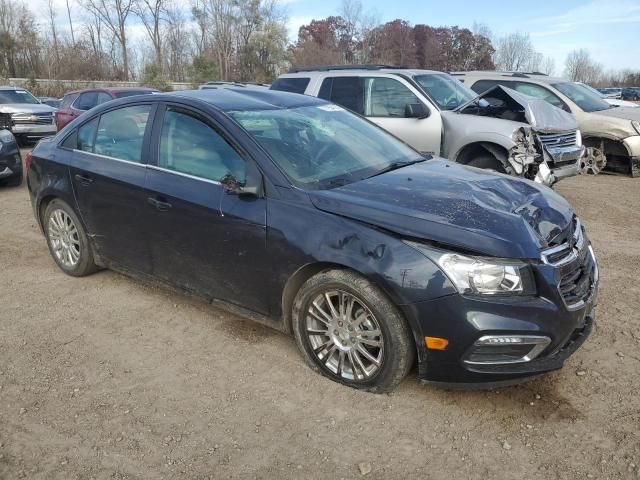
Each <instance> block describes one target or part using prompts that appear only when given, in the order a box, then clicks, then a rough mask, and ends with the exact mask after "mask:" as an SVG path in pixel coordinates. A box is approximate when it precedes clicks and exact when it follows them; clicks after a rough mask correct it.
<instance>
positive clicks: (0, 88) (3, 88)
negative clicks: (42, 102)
mask: <svg viewBox="0 0 640 480" xmlns="http://www.w3.org/2000/svg"><path fill="white" fill-rule="evenodd" d="M0 90H5V91H6V90H25V91H26V90H27V89H26V88H22V87H13V86H11V85H3V86H0Z"/></svg>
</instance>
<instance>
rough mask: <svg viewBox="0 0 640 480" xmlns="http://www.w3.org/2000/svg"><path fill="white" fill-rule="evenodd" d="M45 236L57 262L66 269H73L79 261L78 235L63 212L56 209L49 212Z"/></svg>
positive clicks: (75, 228)
mask: <svg viewBox="0 0 640 480" xmlns="http://www.w3.org/2000/svg"><path fill="white" fill-rule="evenodd" d="M47 234H48V236H49V243H50V245H51V249H52V250H53V253H54V255H55V256H56V258H57V259H58V261H59V262H60V263H62V264H63V265H64V266H65V267H67V268H72V267H75V266H76V265H77V264H78V262H79V261H80V234H79V233H78V229H77V227H76V225H75V223H73V220H72V219H71V217H70V216H69V215H68V214H67V213H66V212H65V211H64V210H61V209H56V210H54V211H53V212H51V215H50V216H49V223H48V228H47Z"/></svg>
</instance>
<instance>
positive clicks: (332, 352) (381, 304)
mask: <svg viewBox="0 0 640 480" xmlns="http://www.w3.org/2000/svg"><path fill="white" fill-rule="evenodd" d="M293 330H294V334H295V338H296V342H297V343H298V347H299V348H300V350H301V351H302V353H303V356H304V358H305V360H306V362H307V364H308V365H309V366H310V367H311V368H312V369H313V370H315V371H316V372H319V373H321V374H322V375H324V376H326V377H329V378H330V379H332V380H334V381H336V382H339V383H343V384H345V385H348V386H350V387H354V388H358V389H363V390H368V391H370V392H375V393H379V392H384V391H386V390H390V389H391V388H393V387H394V386H395V385H397V384H398V383H399V382H400V381H401V380H402V379H403V378H404V377H405V376H406V375H407V373H408V372H409V370H410V369H411V367H412V366H413V363H414V359H415V345H414V341H413V339H412V336H411V332H410V330H409V327H408V326H407V323H406V321H405V320H404V318H403V317H402V315H401V314H400V312H398V310H397V308H396V307H395V306H394V305H393V304H392V303H391V302H390V301H389V300H388V299H387V298H386V296H385V295H384V293H383V292H382V291H380V289H378V288H377V287H376V286H375V285H373V284H372V283H371V282H369V281H368V280H366V279H365V278H363V277H361V276H360V275H358V274H356V273H354V272H351V271H349V270H332V271H326V272H322V273H319V274H318V275H316V276H314V277H312V278H310V279H309V280H307V282H306V283H305V284H304V285H303V286H302V288H301V289H300V291H299V292H298V294H297V296H296V299H295V301H294V306H293Z"/></svg>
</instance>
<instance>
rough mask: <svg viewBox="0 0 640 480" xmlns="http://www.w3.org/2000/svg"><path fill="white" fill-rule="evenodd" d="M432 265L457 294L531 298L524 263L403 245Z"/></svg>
mask: <svg viewBox="0 0 640 480" xmlns="http://www.w3.org/2000/svg"><path fill="white" fill-rule="evenodd" d="M407 243H408V244H409V245H410V246H412V247H413V248H416V249H417V250H419V251H420V252H422V253H423V254H424V255H426V256H427V257H428V258H430V259H432V260H433V261H434V262H436V263H437V264H438V265H439V266H440V268H441V269H442V271H443V272H444V273H445V274H446V275H447V277H449V280H451V282H452V283H453V284H454V285H455V286H456V288H457V289H458V292H460V293H461V294H466V295H535V294H536V287H535V281H534V278H533V272H532V271H531V267H530V266H529V265H527V264H526V263H524V262H520V261H518V260H512V259H501V258H492V257H472V256H467V255H462V254H459V253H454V252H446V251H440V250H436V249H432V248H429V247H427V246H425V245H422V244H420V243H415V242H407Z"/></svg>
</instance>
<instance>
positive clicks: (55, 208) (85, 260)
mask: <svg viewBox="0 0 640 480" xmlns="http://www.w3.org/2000/svg"><path fill="white" fill-rule="evenodd" d="M42 220H43V222H42V223H43V226H44V232H45V235H46V237H47V244H48V246H49V252H50V253H51V256H52V257H53V259H54V260H55V262H56V263H57V264H58V267H60V269H61V270H62V271H63V272H65V273H66V274H68V275H71V276H74V277H83V276H85V275H89V274H91V273H94V272H95V271H97V270H98V267H97V266H96V264H95V263H94V261H93V251H92V250H91V244H90V243H89V239H88V237H87V234H86V233H85V231H84V228H83V226H82V223H81V222H80V219H79V218H78V216H77V215H76V213H75V212H74V211H73V209H72V208H71V207H70V206H69V205H68V204H67V203H66V202H64V201H62V200H60V199H58V198H56V199H54V200H52V201H51V203H49V205H47V208H46V210H45V212H44V216H43V219H42Z"/></svg>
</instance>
